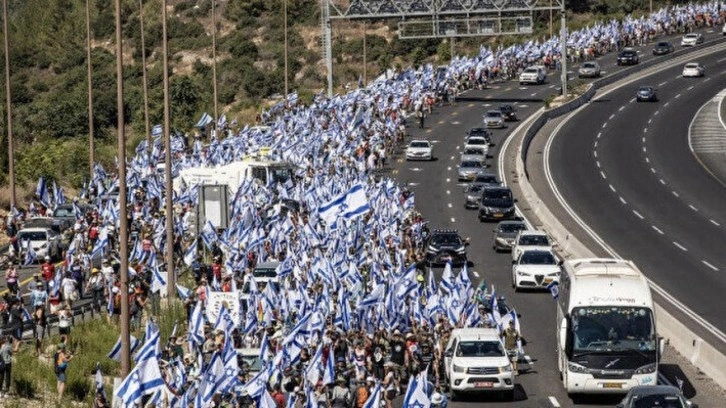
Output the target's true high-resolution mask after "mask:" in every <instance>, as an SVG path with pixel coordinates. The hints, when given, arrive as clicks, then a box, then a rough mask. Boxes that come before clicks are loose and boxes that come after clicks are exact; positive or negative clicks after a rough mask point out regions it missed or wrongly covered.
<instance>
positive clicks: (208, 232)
mask: <svg viewBox="0 0 726 408" xmlns="http://www.w3.org/2000/svg"><path fill="white" fill-rule="evenodd" d="M201 236H202V241H204V245H206V247H207V249H211V248H212V243H214V242H216V241H217V231H216V230H215V229H214V225H212V222H211V221H209V220H207V222H206V223H205V224H204V228H202V232H201Z"/></svg>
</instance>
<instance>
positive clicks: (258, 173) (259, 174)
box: [252, 167, 267, 185]
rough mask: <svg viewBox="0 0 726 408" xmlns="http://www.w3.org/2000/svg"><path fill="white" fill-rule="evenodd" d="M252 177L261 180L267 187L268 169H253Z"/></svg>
mask: <svg viewBox="0 0 726 408" xmlns="http://www.w3.org/2000/svg"><path fill="white" fill-rule="evenodd" d="M252 177H254V178H256V179H258V180H260V181H261V182H262V184H264V185H267V169H266V168H264V167H253V168H252Z"/></svg>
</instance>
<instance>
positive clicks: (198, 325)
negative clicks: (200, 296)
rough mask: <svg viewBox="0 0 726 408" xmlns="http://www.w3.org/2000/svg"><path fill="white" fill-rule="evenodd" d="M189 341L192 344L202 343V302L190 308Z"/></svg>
mask: <svg viewBox="0 0 726 408" xmlns="http://www.w3.org/2000/svg"><path fill="white" fill-rule="evenodd" d="M188 331H189V342H190V343H191V344H192V345H194V346H201V345H202V343H204V313H203V312H202V302H200V301H197V304H196V305H195V306H194V310H192V315H191V318H190V319H189V329H188Z"/></svg>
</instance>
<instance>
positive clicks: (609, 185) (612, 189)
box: [608, 184, 615, 193]
mask: <svg viewBox="0 0 726 408" xmlns="http://www.w3.org/2000/svg"><path fill="white" fill-rule="evenodd" d="M608 187H610V191H612V192H613V193H614V192H615V187H613V185H612V184H608Z"/></svg>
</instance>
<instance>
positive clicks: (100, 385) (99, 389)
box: [95, 363, 106, 398]
mask: <svg viewBox="0 0 726 408" xmlns="http://www.w3.org/2000/svg"><path fill="white" fill-rule="evenodd" d="M95 380H96V381H95V382H96V392H100V393H103V397H104V398H106V390H105V388H104V386H103V374H102V373H101V363H96V378H95Z"/></svg>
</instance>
